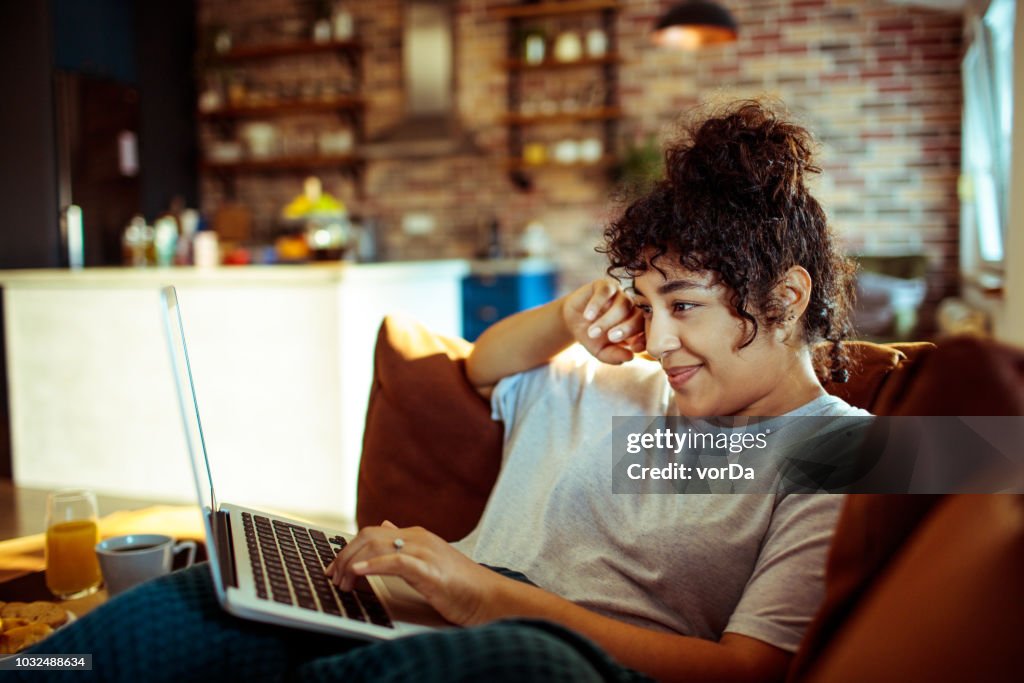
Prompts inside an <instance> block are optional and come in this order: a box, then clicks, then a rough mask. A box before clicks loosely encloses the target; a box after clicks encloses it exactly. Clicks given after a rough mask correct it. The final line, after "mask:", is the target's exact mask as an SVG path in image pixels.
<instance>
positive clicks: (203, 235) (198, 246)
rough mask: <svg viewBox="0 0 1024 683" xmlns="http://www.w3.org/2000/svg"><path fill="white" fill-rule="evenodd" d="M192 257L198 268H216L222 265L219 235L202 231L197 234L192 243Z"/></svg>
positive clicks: (209, 231)
mask: <svg viewBox="0 0 1024 683" xmlns="http://www.w3.org/2000/svg"><path fill="white" fill-rule="evenodd" d="M192 257H193V262H194V263H195V265H196V267H197V268H216V267H217V266H218V265H220V245H219V244H218V243H217V233H215V232H214V231H213V230H202V231H200V232H197V233H196V237H195V240H193V242H192Z"/></svg>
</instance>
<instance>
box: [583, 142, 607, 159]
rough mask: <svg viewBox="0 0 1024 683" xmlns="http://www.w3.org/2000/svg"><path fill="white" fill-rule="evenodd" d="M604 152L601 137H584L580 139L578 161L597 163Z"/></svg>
mask: <svg viewBox="0 0 1024 683" xmlns="http://www.w3.org/2000/svg"><path fill="white" fill-rule="evenodd" d="M603 154H604V145H603V144H602V143H601V138H585V139H583V140H581V141H580V161H585V162H586V163H588V164H593V163H597V162H598V161H600V160H601V156H602V155H603Z"/></svg>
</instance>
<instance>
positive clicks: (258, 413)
mask: <svg viewBox="0 0 1024 683" xmlns="http://www.w3.org/2000/svg"><path fill="white" fill-rule="evenodd" d="M468 272H469V263H468V262H466V261H458V260H448V261H423V262H409V263H381V264H367V265H363V264H349V263H323V264H321V263H317V264H309V265H294V266H292V265H289V266H232V267H221V268H212V269H198V268H188V267H182V268H163V269H160V268H152V269H131V268H123V269H121V268H96V269H92V268H87V269H84V270H79V271H68V270H22V271H17V270H9V271H0V286H2V287H3V296H4V316H5V317H4V327H5V334H6V351H7V368H8V396H9V403H10V412H11V442H12V452H13V466H14V479H15V482H16V483H17V484H18V485H20V486H29V487H35V488H58V487H85V488H91V489H94V490H96V491H98V492H101V493H106V494H110V495H119V496H127V497H132V498H153V499H157V500H165V501H179V500H180V501H182V502H188V501H193V500H194V487H193V484H192V480H191V473H190V469H189V467H188V460H187V456H186V454H185V451H184V438H183V436H182V433H181V420H180V417H179V414H178V408H177V403H176V398H175V393H174V386H173V380H172V376H171V371H170V365H169V363H168V356H167V350H166V342H165V339H164V333H163V328H162V324H163V323H162V321H161V316H160V304H159V297H158V290H159V288H160V287H161V286H163V285H167V284H173V285H175V286H176V287H177V288H178V294H179V300H180V302H181V314H182V318H183V322H184V325H185V331H186V334H187V336H188V343H189V354H190V360H191V365H192V369H193V372H194V376H195V382H196V390H197V394H198V400H199V404H200V406H201V408H202V419H203V428H204V436H205V439H206V444H207V449H208V452H209V455H210V458H211V466H212V469H213V471H214V474H215V476H217V491H218V495H219V496H220V497H221V498H222V499H226V500H232V501H233V502H237V503H242V504H246V503H248V504H252V505H259V506H263V507H271V508H282V509H289V510H294V511H296V512H300V513H302V512H304V513H307V514H310V515H329V516H335V517H337V516H343V517H347V518H352V517H353V516H354V509H355V492H356V473H357V468H358V463H359V454H360V450H361V444H362V432H363V421H364V419H365V413H366V403H367V398H368V395H369V391H370V384H371V381H372V372H373V346H374V343H375V340H376V334H377V328H378V326H379V324H380V321H381V319H382V318H383V316H384V315H385V314H389V313H406V314H409V315H411V316H413V317H414V318H416V319H417V320H420V321H421V322H423V323H424V324H426V325H427V326H429V327H430V328H432V329H434V330H436V331H438V332H441V333H444V334H449V335H459V334H460V333H461V330H462V314H461V283H462V279H463V277H464V276H465V275H466V274H467V273H468Z"/></svg>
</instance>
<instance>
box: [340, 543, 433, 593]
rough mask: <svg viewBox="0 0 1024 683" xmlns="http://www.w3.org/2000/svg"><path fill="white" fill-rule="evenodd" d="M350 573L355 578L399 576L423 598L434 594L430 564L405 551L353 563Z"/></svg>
mask: <svg viewBox="0 0 1024 683" xmlns="http://www.w3.org/2000/svg"><path fill="white" fill-rule="evenodd" d="M352 573H353V574H355V575H357V576H370V575H375V576H380V575H385V576H400V577H402V578H403V579H405V581H406V582H407V583H408V584H409V585H410V586H412V588H413V589H414V590H416V591H417V592H418V593H420V594H421V595H423V596H428V595H431V594H433V593H434V592H436V591H435V590H434V586H435V584H436V582H437V574H436V572H434V571H432V569H431V565H430V563H429V562H427V561H425V560H423V559H421V558H419V557H416V556H415V555H413V554H411V553H407V552H405V550H402V552H400V553H391V554H390V555H379V556H377V557H374V558H371V559H369V560H362V561H360V562H355V563H354V564H353V565H352Z"/></svg>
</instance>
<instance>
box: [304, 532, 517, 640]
mask: <svg viewBox="0 0 1024 683" xmlns="http://www.w3.org/2000/svg"><path fill="white" fill-rule="evenodd" d="M396 539H399V540H400V541H401V543H396ZM324 571H325V573H326V574H327V576H328V578H329V579H330V580H331V581H333V582H334V583H335V584H337V585H339V586H340V587H341V589H342V590H352V587H353V585H354V584H355V581H356V579H357V578H358V577H360V576H367V575H369V574H385V575H391V576H400V577H402V578H403V579H405V581H406V582H407V583H408V584H409V585H410V586H412V587H413V588H414V589H415V590H416V591H417V592H419V593H420V594H421V595H422V596H423V597H424V598H425V599H426V600H427V602H429V603H430V604H431V606H433V607H434V609H436V610H437V611H438V612H439V613H440V614H441V616H443V617H444V618H445V619H447V620H448V621H450V622H452V623H453V624H459V625H462V626H471V625H474V624H479V623H483V622H484V621H487V620H488V619H487V617H486V616H485V609H484V608H485V607H486V605H487V598H488V596H490V595H493V593H494V591H495V588H496V587H497V584H498V583H500V582H502V581H508V580H509V579H506V578H505V577H503V576H501V575H500V574H497V573H496V572H493V571H491V570H490V569H487V568H486V567H482V566H481V565H479V564H477V563H476V562H473V561H472V560H471V559H469V558H468V557H466V556H465V555H463V554H462V553H460V552H459V551H458V550H456V549H455V548H453V547H451V546H450V545H449V544H448V542H447V541H445V540H444V539H443V538H441V537H440V536H438V535H437V534H433V533H431V532H429V531H427V530H426V529H424V528H422V527H408V528H405V529H399V528H398V527H396V526H395V525H394V524H392V523H391V522H384V523H383V524H382V525H381V526H377V527H366V528H364V529H363V530H362V531H360V532H359V533H358V534H357V535H356V537H355V538H353V539H352V540H351V541H349V543H348V545H346V546H345V548H344V549H343V550H342V551H341V552H340V553H338V555H337V557H335V558H334V560H333V561H332V562H331V563H330V564H329V565H328V566H327V569H326V570H324Z"/></svg>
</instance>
